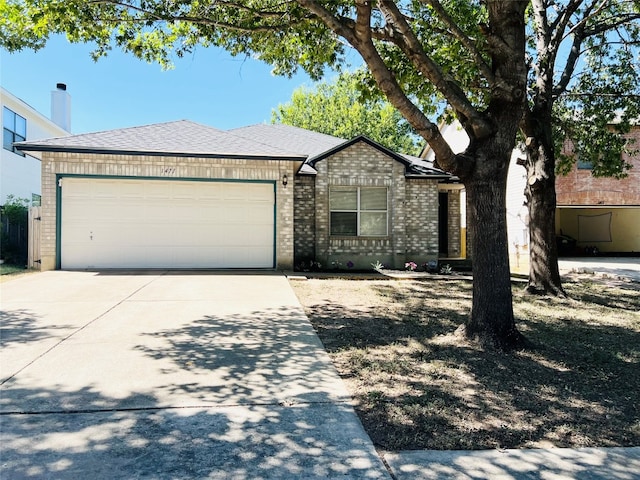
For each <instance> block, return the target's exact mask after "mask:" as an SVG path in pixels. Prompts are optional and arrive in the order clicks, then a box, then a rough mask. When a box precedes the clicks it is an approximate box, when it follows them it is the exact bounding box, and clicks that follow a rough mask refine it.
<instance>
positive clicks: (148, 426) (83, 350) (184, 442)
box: [0, 271, 389, 480]
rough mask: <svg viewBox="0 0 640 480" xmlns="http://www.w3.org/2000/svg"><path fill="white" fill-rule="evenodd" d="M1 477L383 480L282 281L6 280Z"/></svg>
mask: <svg viewBox="0 0 640 480" xmlns="http://www.w3.org/2000/svg"><path fill="white" fill-rule="evenodd" d="M1 293H2V335H1V342H2V345H1V349H0V378H1V380H0V383H1V384H2V385H1V387H0V422H1V424H0V478H2V479H18V478H55V479H78V478H87V479H92V480H93V479H112V478H153V479H176V478H180V479H183V478H184V479H187V478H188V479H199V478H220V479H225V480H226V479H266V478H283V479H284V478H304V479H307V478H308V479H325V478H341V479H349V478H353V479H360V478H367V479H383V478H389V474H388V472H387V470H386V468H385V466H384V465H383V463H382V461H381V459H380V458H379V456H378V455H377V453H376V451H375V449H374V448H373V445H372V443H371V441H370V439H369V437H368V436H367V435H366V433H365V432H364V430H363V428H362V425H361V424H360V421H359V420H358V418H357V416H356V414H355V412H354V410H353V408H352V406H351V403H350V397H349V394H348V392H347V391H346V389H345V387H344V384H343V382H342V380H341V379H340V378H339V376H338V375H337V372H336V371H335V369H334V368H333V365H332V364H331V362H330V360H329V358H328V355H327V354H326V352H325V351H324V349H323V347H322V344H321V343H320V341H319V339H318V337H317V335H316V334H315V332H314V331H313V328H312V327H311V324H310V323H309V321H308V320H307V318H306V316H305V315H304V313H303V311H302V308H301V307H300V304H299V302H298V301H297V298H296V297H295V295H294V294H293V291H292V290H291V288H290V287H289V285H288V282H287V280H286V278H285V277H284V276H282V275H277V274H273V275H265V274H261V275H251V274H242V275H221V274H215V275H214V274H210V275H207V274H199V273H184V274H180V273H175V272H171V273H166V272H147V273H146V274H145V273H144V272H143V273H142V274H136V275H126V274H121V273H89V272H60V271H57V272H44V273H40V274H34V275H29V276H25V277H23V278H19V279H16V280H15V281H10V282H6V283H3V284H2V287H1Z"/></svg>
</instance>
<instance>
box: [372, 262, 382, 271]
mask: <svg viewBox="0 0 640 480" xmlns="http://www.w3.org/2000/svg"><path fill="white" fill-rule="evenodd" d="M371 266H372V267H373V269H374V270H375V271H376V272H382V270H384V265H383V264H382V263H381V262H380V260H376V261H375V263H372V264H371Z"/></svg>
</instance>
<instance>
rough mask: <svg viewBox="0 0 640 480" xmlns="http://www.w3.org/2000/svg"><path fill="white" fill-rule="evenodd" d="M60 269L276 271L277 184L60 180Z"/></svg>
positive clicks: (89, 179)
mask: <svg viewBox="0 0 640 480" xmlns="http://www.w3.org/2000/svg"><path fill="white" fill-rule="evenodd" d="M59 185H60V189H61V192H60V200H61V202H60V211H59V218H60V230H59V231H60V239H59V241H60V244H59V245H60V267H61V268H62V269H86V268H90V269H97V268H273V267H275V248H274V238H275V233H274V232H275V220H274V219H275V193H274V183H273V182H247V181H191V180H189V181H187V180H164V179H132V178H121V177H116V178H104V177H102V178H101V177H97V178H96V177H72V176H68V177H67V176H65V177H63V178H61V179H60V183H59Z"/></svg>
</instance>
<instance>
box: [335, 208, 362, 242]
mask: <svg viewBox="0 0 640 480" xmlns="http://www.w3.org/2000/svg"><path fill="white" fill-rule="evenodd" d="M331 235H345V236H350V237H355V236H356V235H358V214H357V213H355V212H331Z"/></svg>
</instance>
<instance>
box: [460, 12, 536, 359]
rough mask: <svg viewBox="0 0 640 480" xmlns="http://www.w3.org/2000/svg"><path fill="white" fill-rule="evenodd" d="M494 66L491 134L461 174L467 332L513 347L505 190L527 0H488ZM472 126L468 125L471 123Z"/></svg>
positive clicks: (517, 112) (476, 145) (475, 147)
mask: <svg viewBox="0 0 640 480" xmlns="http://www.w3.org/2000/svg"><path fill="white" fill-rule="evenodd" d="M486 5H487V10H488V13H489V19H490V25H491V28H490V29H487V33H488V35H489V36H488V40H489V45H490V50H491V58H492V62H491V65H492V70H493V72H494V73H495V77H496V81H497V85H498V84H499V85H501V87H500V88H497V89H495V90H494V91H493V92H492V97H491V100H490V102H489V105H488V108H487V109H486V110H485V111H484V112H483V113H484V115H486V118H487V119H489V120H490V122H491V124H492V125H493V126H494V132H493V134H492V135H489V136H486V137H479V136H475V138H472V140H471V144H470V145H469V148H468V149H467V151H466V152H465V154H467V155H468V156H470V157H472V158H473V159H474V162H473V169H472V171H471V172H469V173H468V174H463V176H461V179H462V180H463V182H464V185H465V187H466V190H467V196H468V204H469V211H468V214H467V220H468V222H469V226H470V229H471V250H472V252H471V254H472V261H473V303H472V307H471V315H470V316H469V318H468V320H467V322H466V323H465V326H464V330H465V334H466V336H467V337H469V338H473V339H477V340H479V341H480V342H481V343H482V344H484V345H493V346H495V347H498V348H502V349H511V348H516V347H519V346H522V345H524V344H525V340H524V337H523V336H522V335H521V334H520V333H519V332H518V330H517V328H516V325H515V321H514V317H513V306H512V294H511V275H510V271H509V251H508V241H507V215H506V211H507V208H506V190H507V173H508V170H509V161H510V159H511V152H512V151H513V148H514V147H515V139H516V133H517V131H518V128H519V124H520V122H521V120H522V115H523V113H524V106H525V103H524V90H525V86H526V68H525V61H524V47H525V29H524V10H525V8H526V2H515V1H511V0H504V1H502V0H496V1H493V2H487V4H486ZM467 131H469V129H468V128H467Z"/></svg>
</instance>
